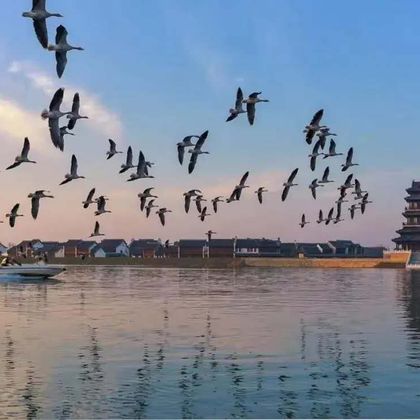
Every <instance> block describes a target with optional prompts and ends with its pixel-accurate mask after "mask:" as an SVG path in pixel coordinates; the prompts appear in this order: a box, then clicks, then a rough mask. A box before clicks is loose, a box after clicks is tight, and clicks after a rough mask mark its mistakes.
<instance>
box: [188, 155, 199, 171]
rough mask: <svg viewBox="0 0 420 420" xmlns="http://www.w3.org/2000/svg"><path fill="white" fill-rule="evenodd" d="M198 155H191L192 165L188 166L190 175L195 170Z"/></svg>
mask: <svg viewBox="0 0 420 420" xmlns="http://www.w3.org/2000/svg"><path fill="white" fill-rule="evenodd" d="M197 158H198V155H197V153H191V158H190V163H189V165H188V173H189V174H190V173H192V171H193V170H194V168H195V164H196V163H197Z"/></svg>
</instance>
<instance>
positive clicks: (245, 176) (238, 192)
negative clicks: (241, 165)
mask: <svg viewBox="0 0 420 420" xmlns="http://www.w3.org/2000/svg"><path fill="white" fill-rule="evenodd" d="M248 176H249V171H246V172H245V173H244V174H243V175H242V178H241V180H240V181H239V184H238V185H236V186H235V190H236V199H237V200H239V199H240V198H241V194H242V190H243V189H244V188H249V185H245V182H246V180H247V179H248Z"/></svg>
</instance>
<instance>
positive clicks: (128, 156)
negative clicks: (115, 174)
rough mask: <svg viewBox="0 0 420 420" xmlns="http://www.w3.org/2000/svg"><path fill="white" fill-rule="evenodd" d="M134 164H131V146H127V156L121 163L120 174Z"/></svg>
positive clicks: (133, 166)
mask: <svg viewBox="0 0 420 420" xmlns="http://www.w3.org/2000/svg"><path fill="white" fill-rule="evenodd" d="M135 167H136V166H135V165H133V149H132V148H131V146H128V149H127V157H126V159H125V163H123V164H122V165H121V169H120V174H122V173H124V172H125V171H128V170H129V169H132V168H135Z"/></svg>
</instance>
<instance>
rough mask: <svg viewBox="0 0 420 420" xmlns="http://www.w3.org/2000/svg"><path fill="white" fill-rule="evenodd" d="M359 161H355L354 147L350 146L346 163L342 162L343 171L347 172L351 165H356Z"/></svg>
mask: <svg viewBox="0 0 420 420" xmlns="http://www.w3.org/2000/svg"><path fill="white" fill-rule="evenodd" d="M356 165H358V163H353V147H350V149H349V151H348V152H347V157H346V163H344V164H342V165H341V166H342V168H341V171H342V172H345V171H347V169H349V168H350V167H351V166H356Z"/></svg>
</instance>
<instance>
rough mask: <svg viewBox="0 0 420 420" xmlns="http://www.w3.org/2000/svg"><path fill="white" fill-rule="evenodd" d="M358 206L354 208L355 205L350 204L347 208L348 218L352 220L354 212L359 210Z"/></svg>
mask: <svg viewBox="0 0 420 420" xmlns="http://www.w3.org/2000/svg"><path fill="white" fill-rule="evenodd" d="M359 208H360V207H359V206H356V204H352V205H351V206H350V208H349V212H350V217H351V219H352V220H353V219H354V214H355V213H356V210H357V209H359Z"/></svg>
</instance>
